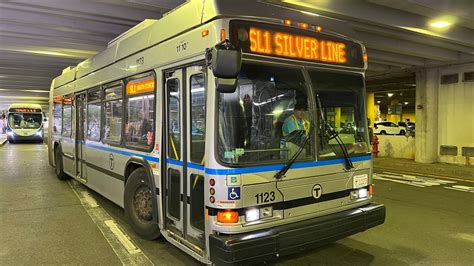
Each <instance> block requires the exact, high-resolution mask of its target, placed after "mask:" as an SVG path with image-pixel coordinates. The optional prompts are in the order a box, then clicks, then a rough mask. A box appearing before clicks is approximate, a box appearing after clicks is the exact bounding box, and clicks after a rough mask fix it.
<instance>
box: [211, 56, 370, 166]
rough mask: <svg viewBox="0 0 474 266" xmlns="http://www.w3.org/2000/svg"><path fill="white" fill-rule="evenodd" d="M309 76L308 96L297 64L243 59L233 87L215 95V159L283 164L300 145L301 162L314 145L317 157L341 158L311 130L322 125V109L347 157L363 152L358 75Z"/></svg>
mask: <svg viewBox="0 0 474 266" xmlns="http://www.w3.org/2000/svg"><path fill="white" fill-rule="evenodd" d="M309 76H310V77H311V83H312V88H313V89H314V90H315V91H314V92H313V93H312V94H313V95H314V96H313V97H309V96H308V89H309V88H308V86H307V85H306V83H305V78H304V76H303V71H302V69H301V68H284V67H276V66H268V65H257V64H250V63H244V64H243V65H242V69H241V71H240V74H239V79H238V83H237V89H236V91H235V92H234V93H220V94H219V98H218V101H219V102H218V108H219V110H218V121H219V124H218V125H219V127H218V131H219V134H218V148H217V152H218V157H219V160H220V161H221V162H223V163H226V164H234V165H246V164H257V163H258V164H268V163H282V162H286V161H288V160H289V159H290V158H291V157H292V156H293V155H294V154H295V153H296V152H297V150H298V148H299V147H300V146H303V145H305V147H303V148H304V149H303V152H302V153H301V154H300V155H299V156H298V160H299V161H302V160H308V159H311V158H314V156H313V151H315V150H316V147H315V146H317V151H318V152H317V154H318V158H320V159H321V160H323V159H333V158H343V157H344V154H343V152H342V150H341V147H340V146H339V145H338V144H337V142H336V140H335V139H334V138H330V137H327V136H325V135H324V133H323V132H318V134H317V136H312V135H311V133H310V131H312V130H313V127H312V126H311V125H313V124H316V125H315V127H317V128H318V129H321V128H322V126H321V125H322V123H321V122H322V121H321V116H320V115H319V114H320V113H321V111H322V113H323V116H324V119H325V120H326V121H327V122H328V123H329V124H330V125H331V127H332V128H333V129H334V131H335V132H336V133H337V134H338V135H339V136H340V138H341V140H342V142H343V144H344V145H345V146H346V148H347V151H348V153H349V155H350V156H353V155H358V154H366V153H367V152H368V147H369V146H368V137H367V124H366V118H365V109H364V108H365V107H364V106H365V105H364V85H363V77H362V75H354V74H346V73H344V74H343V73H335V72H327V71H324V72H323V71H312V70H310V71H309ZM316 94H318V95H319V98H320V101H321V105H322V109H321V111H320V110H319V109H318V110H317V111H318V119H316V115H314V114H313V115H311V114H310V112H309V111H308V110H309V108H308V107H309V106H316V98H315V97H316ZM318 108H319V107H318ZM313 120H316V121H315V122H318V123H319V124H318V123H315V122H313ZM307 138H309V140H308V141H306V139H307Z"/></svg>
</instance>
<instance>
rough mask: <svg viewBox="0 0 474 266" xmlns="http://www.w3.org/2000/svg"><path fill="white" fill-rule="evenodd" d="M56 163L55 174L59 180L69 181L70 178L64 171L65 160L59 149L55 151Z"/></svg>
mask: <svg viewBox="0 0 474 266" xmlns="http://www.w3.org/2000/svg"><path fill="white" fill-rule="evenodd" d="M54 161H55V163H56V167H55V168H54V172H55V173H56V176H57V177H58V179H59V180H66V179H69V176H68V175H67V174H66V173H64V169H63V158H62V155H61V151H60V149H59V148H56V149H54Z"/></svg>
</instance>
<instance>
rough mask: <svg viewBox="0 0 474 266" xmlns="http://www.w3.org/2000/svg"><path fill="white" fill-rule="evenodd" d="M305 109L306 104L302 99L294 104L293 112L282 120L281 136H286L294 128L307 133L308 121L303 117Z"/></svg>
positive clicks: (306, 107)
mask: <svg viewBox="0 0 474 266" xmlns="http://www.w3.org/2000/svg"><path fill="white" fill-rule="evenodd" d="M307 109H308V106H307V104H306V103H305V102H303V101H300V102H297V103H296V104H295V108H294V111H293V114H292V115H290V116H289V117H287V118H286V119H285V122H283V127H282V131H283V137H287V136H288V135H290V133H291V132H293V131H295V130H304V133H305V135H306V136H308V135H309V128H310V123H309V121H308V120H306V119H305V118H304V112H305V111H307Z"/></svg>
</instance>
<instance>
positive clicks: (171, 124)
mask: <svg viewBox="0 0 474 266" xmlns="http://www.w3.org/2000/svg"><path fill="white" fill-rule="evenodd" d="M165 77H166V84H165V109H166V111H165V113H166V116H165V119H164V122H163V125H164V127H165V135H166V138H164V139H166V143H163V146H164V147H165V152H166V156H162V158H166V160H165V161H164V163H163V165H164V171H163V174H164V183H165V184H164V185H165V190H164V194H165V226H166V229H168V230H169V231H171V232H173V233H175V234H177V235H178V236H179V237H183V236H184V231H183V230H184V228H183V220H184V217H183V214H184V213H183V211H184V207H185V206H184V205H183V194H184V193H183V191H184V189H183V187H184V181H185V179H184V178H183V170H184V169H183V148H182V147H184V143H183V142H184V136H183V134H182V132H183V131H182V127H183V115H182V114H183V104H182V102H183V99H182V98H183V97H182V95H183V93H182V92H183V87H184V86H183V85H184V84H183V78H182V77H183V74H182V69H177V70H174V71H172V72H166V73H165Z"/></svg>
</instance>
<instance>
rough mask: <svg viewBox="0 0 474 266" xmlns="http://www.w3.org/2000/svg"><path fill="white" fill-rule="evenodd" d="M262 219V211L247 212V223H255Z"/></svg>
mask: <svg viewBox="0 0 474 266" xmlns="http://www.w3.org/2000/svg"><path fill="white" fill-rule="evenodd" d="M258 219H260V210H259V209H249V210H247V211H246V212H245V221H246V222H253V221H256V220H258Z"/></svg>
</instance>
